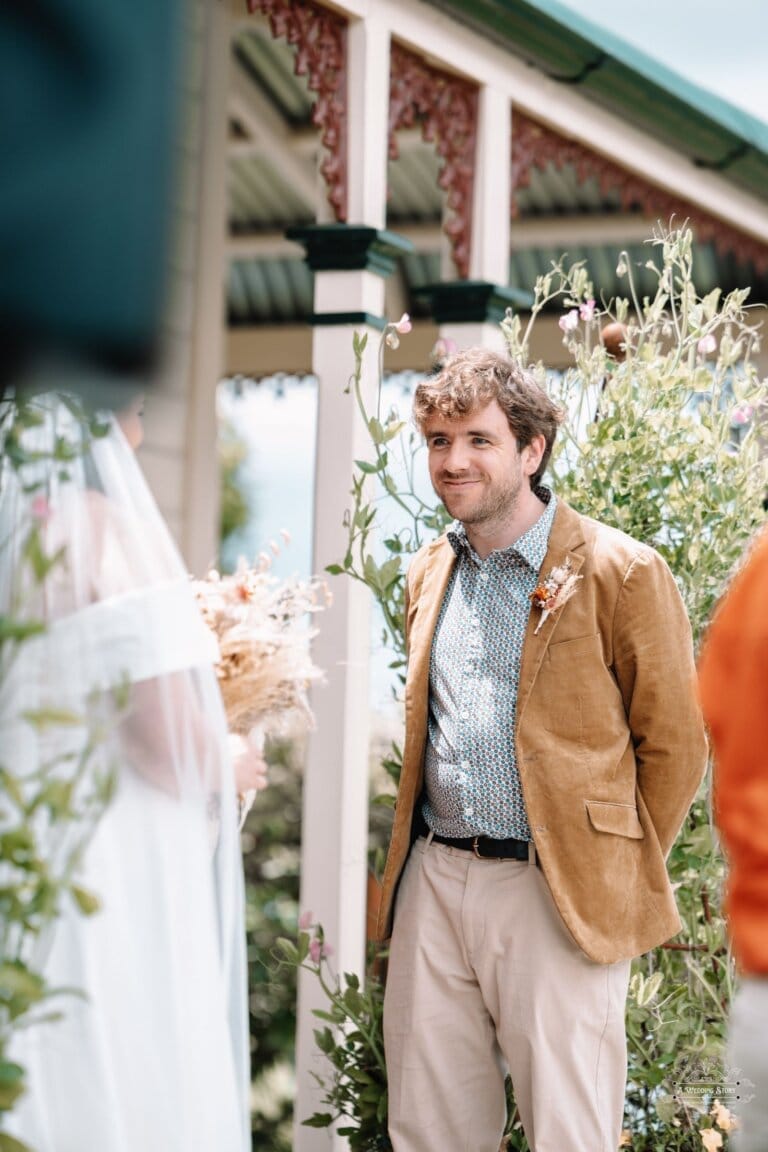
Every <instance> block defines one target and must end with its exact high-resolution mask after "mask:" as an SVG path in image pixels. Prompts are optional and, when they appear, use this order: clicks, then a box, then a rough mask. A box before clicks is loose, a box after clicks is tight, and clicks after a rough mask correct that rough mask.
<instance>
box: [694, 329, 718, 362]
mask: <svg viewBox="0 0 768 1152" xmlns="http://www.w3.org/2000/svg"><path fill="white" fill-rule="evenodd" d="M716 348H717V340H715V338H714V336H713V335H712V333H711V332H708V333H707V335H706V336H702V338H701V340H699V342H698V344H697V345H696V351H697V352H698V353H699V355H701V356H706V355H707V353H709V352H714V351H715V349H716Z"/></svg>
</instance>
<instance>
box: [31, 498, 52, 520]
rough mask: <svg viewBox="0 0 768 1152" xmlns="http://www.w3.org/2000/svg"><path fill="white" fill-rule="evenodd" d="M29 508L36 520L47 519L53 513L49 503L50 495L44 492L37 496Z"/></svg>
mask: <svg viewBox="0 0 768 1152" xmlns="http://www.w3.org/2000/svg"><path fill="white" fill-rule="evenodd" d="M29 510H30V512H31V513H32V515H33V516H34V518H35V520H47V519H48V517H49V516H50V514H51V506H50V504H49V503H48V497H47V496H43V494H42V493H40V494H39V495H37V496H35V498H34V500H33V501H32V503H31V504H30V506H29Z"/></svg>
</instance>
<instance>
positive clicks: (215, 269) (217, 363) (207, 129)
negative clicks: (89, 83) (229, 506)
mask: <svg viewBox="0 0 768 1152" xmlns="http://www.w3.org/2000/svg"><path fill="white" fill-rule="evenodd" d="M230 32H231V23H230V19H229V16H228V14H227V12H226V9H225V8H224V7H223V5H220V4H213V5H209V6H207V10H206V63H205V68H206V72H205V90H204V103H203V116H204V121H203V147H202V152H201V156H200V159H199V169H198V175H199V193H198V194H199V216H198V220H199V225H198V227H199V241H198V250H197V258H196V269H195V280H194V322H193V328H192V333H191V346H192V356H191V364H190V372H189V382H188V391H187V403H188V409H187V420H186V437H185V456H186V460H185V482H184V509H183V520H182V541H181V544H182V550H183V552H184V556H185V559H186V560H187V563H188V564H189V566H190V570H191V571H193V572H196V573H199V574H202V573H204V572H205V570H206V568H207V566H209V565H210V564H212V563H213V562H215V560H216V556H217V553H218V530H219V501H220V482H219V461H218V453H217V434H218V429H217V424H216V388H217V386H218V383H219V380H220V378H221V373H222V371H223V367H224V325H225V291H224V271H225V267H226V239H227V220H226V179H227V164H226V149H227V97H228V90H229V69H230Z"/></svg>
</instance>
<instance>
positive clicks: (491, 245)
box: [437, 85, 512, 352]
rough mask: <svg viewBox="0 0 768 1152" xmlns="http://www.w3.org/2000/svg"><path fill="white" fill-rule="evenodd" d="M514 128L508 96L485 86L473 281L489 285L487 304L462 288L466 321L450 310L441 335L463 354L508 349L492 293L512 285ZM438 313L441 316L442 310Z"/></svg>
mask: <svg viewBox="0 0 768 1152" xmlns="http://www.w3.org/2000/svg"><path fill="white" fill-rule="evenodd" d="M511 125H512V116H511V108H510V102H509V97H508V96H507V94H506V93H505V92H503V91H502V90H501V89H499V88H493V87H490V86H489V85H484V86H483V87H482V88H481V89H480V100H479V103H478V123H477V147H476V164H475V181H474V192H473V197H472V243H471V249H470V263H469V278H470V280H473V281H479V282H483V283H484V284H486V285H488V292H487V294H486V301H485V302H483V300H482V293H478V294H477V295H476V298H475V299H474V300H472V301H470V299H469V297H468V296H467V295H466V294H465V293H464V292H463V289H462V288H461V285H460V284H457V299H461V300H462V301H463V302H464V304H465V307H466V311H465V313H464V316H465V317H466V318H465V319H464V318H459V317H458V311H459V309H457V308H455V307H451V309H450V311H451V313H452V318H451V319H450V320H447V319H443V320H442V322H441V323H440V335H441V336H442V338H443V339H444V340H451V341H452V342H453V343H454V344H456V345H457V347H459V348H470V347H475V346H482V347H484V348H492V349H494V350H495V351H497V352H503V351H504V349H505V343H504V338H503V336H502V333H501V328H500V327H499V323H498V319H497V314H498V310H499V301H498V298H497V297H498V293H494V292H493V291H492V290H491V289H492V287H493V286H497V287H498V288H502V289H503V288H505V287H506V284H507V282H508V280H509V241H510V220H509V215H510V194H511V187H510V180H511V175H510V164H509V163H508V162H507V160H506V158H507V157H508V156H509V153H510V144H511V136H510V133H511ZM459 294H460V295H459ZM444 300H445V297H444ZM510 303H511V300H510ZM437 308H438V311H439V305H437ZM437 318H438V320H439V319H440V316H439V315H438V316H437Z"/></svg>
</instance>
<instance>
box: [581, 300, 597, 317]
mask: <svg viewBox="0 0 768 1152" xmlns="http://www.w3.org/2000/svg"><path fill="white" fill-rule="evenodd" d="M594 314H595V302H594V300H587V301H586V303H585V304H579V316H580V317H581V319H582V320H591V319H592V317H593V316H594Z"/></svg>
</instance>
